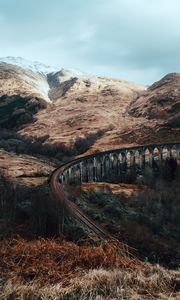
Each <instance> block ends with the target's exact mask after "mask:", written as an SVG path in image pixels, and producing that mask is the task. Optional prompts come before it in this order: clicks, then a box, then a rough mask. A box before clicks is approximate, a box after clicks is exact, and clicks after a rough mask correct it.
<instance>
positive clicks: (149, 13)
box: [0, 0, 180, 83]
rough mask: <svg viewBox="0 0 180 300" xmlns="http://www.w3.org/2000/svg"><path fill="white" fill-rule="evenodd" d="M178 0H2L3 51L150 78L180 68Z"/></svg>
mask: <svg viewBox="0 0 180 300" xmlns="http://www.w3.org/2000/svg"><path fill="white" fill-rule="evenodd" d="M179 11H180V2H179V0H151V1H149V0H126V1H120V0H111V1H109V0H91V1H84V0H76V1H74V0H61V1H59V0H51V1H49V0H38V1H35V0H31V1H30V0H27V1H24V0H6V1H5V0H0V37H1V47H0V56H6V55H19V56H24V57H25V58H29V59H33V60H41V61H42V62H45V63H48V64H53V65H62V66H64V67H73V68H81V69H82V70H83V71H86V72H96V73H97V74H98V75H106V76H113V77H117V76H119V77H121V78H123V77H124V79H131V80H133V81H139V82H143V83H152V82H153V81H155V80H158V79H159V78H158V77H161V76H163V75H164V74H165V73H168V72H172V71H178V70H179V71H180V59H179V50H180V30H179V28H180V19H179Z"/></svg>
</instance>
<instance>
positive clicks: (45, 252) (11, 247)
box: [0, 239, 143, 285]
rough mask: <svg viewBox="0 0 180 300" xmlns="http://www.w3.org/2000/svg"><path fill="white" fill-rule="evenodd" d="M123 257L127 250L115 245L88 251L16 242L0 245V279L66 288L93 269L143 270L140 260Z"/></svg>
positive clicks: (64, 245)
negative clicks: (60, 284)
mask: <svg viewBox="0 0 180 300" xmlns="http://www.w3.org/2000/svg"><path fill="white" fill-rule="evenodd" d="M120 247H121V248H120ZM120 253H124V249H123V248H122V246H120V244H116V243H114V242H111V243H108V244H104V245H103V246H98V247H97V246H96V247H89V246H78V245H77V244H75V243H70V242H60V241H57V240H42V239H41V240H35V241H31V242H30V241H29V242H28V241H25V240H22V239H19V240H15V239H14V240H11V241H4V242H1V243H0V277H2V278H5V279H12V280H13V281H19V280H20V281H22V282H29V281H32V280H36V282H38V283H40V284H46V283H57V282H61V283H62V284H63V285H67V284H68V282H69V281H70V279H72V278H74V277H76V276H81V275H82V274H84V272H86V271H88V270H90V269H96V268H112V267H121V268H131V269H133V268H143V264H141V263H140V262H139V261H138V260H136V259H130V258H128V257H127V256H125V255H122V254H120Z"/></svg>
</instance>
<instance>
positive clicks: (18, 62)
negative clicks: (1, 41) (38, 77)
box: [0, 56, 61, 75]
mask: <svg viewBox="0 0 180 300" xmlns="http://www.w3.org/2000/svg"><path fill="white" fill-rule="evenodd" d="M0 63H6V64H11V65H15V66H18V67H21V68H23V69H28V70H31V71H33V72H38V73H42V74H45V75H46V74H48V73H52V72H58V71H59V70H60V69H61V68H58V67H52V66H47V65H44V64H42V63H40V62H37V61H30V60H27V59H24V58H22V57H13V56H7V57H2V58H0Z"/></svg>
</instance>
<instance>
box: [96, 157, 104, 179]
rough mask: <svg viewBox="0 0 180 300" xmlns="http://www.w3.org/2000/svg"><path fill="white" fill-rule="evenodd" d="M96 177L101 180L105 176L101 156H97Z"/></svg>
mask: <svg viewBox="0 0 180 300" xmlns="http://www.w3.org/2000/svg"><path fill="white" fill-rule="evenodd" d="M96 177H97V181H100V180H101V179H102V177H103V161H102V159H101V158H100V157H97V158H96Z"/></svg>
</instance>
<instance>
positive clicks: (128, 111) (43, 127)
mask: <svg viewBox="0 0 180 300" xmlns="http://www.w3.org/2000/svg"><path fill="white" fill-rule="evenodd" d="M0 72H1V73H0V79H1V86H0V106H1V110H0V126H2V127H8V128H13V129H16V130H17V131H18V132H19V134H21V135H24V136H31V137H32V138H37V137H41V136H44V135H45V134H46V135H47V136H49V137H48V138H47V139H46V141H45V143H47V144H51V145H62V144H63V145H64V146H66V147H68V148H73V147H74V145H75V144H77V143H78V142H80V143H81V144H83V143H86V142H87V139H88V140H91V142H90V143H89V144H88V145H89V146H91V149H90V150H89V151H90V152H94V151H99V150H101V151H102V150H106V149H109V148H118V147H120V146H122V145H132V144H143V143H152V142H157V143H159V142H163V141H164V142H168V141H169V137H171V140H172V141H177V140H179V129H178V127H179V85H178V84H179V75H178V74H171V75H168V76H166V77H165V78H164V79H162V80H161V81H160V82H158V83H155V84H154V85H152V86H151V87H149V88H147V87H146V86H143V85H138V84H134V83H131V82H128V81H124V80H115V79H111V78H103V77H96V76H92V75H87V74H83V73H81V72H79V71H76V70H65V69H61V70H60V69H59V68H58V69H57V68H51V67H46V66H44V65H42V64H40V63H37V62H34V63H32V62H28V61H24V60H23V59H21V58H16V59H15V58H7V59H2V60H1V61H0ZM22 125H23V126H22ZM89 146H88V147H89ZM88 147H82V148H83V149H85V150H87V148H88Z"/></svg>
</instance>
